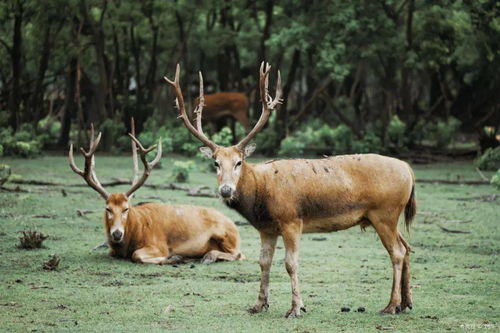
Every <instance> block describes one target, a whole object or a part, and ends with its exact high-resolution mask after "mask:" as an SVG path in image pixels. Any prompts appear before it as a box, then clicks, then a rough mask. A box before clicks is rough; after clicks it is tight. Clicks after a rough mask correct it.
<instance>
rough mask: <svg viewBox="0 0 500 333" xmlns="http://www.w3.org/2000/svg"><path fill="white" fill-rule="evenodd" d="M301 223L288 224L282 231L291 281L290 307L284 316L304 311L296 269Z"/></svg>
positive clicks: (297, 266) (296, 314) (286, 263)
mask: <svg viewBox="0 0 500 333" xmlns="http://www.w3.org/2000/svg"><path fill="white" fill-rule="evenodd" d="M301 225H302V223H296V224H292V225H290V226H289V227H288V228H286V229H284V230H283V231H282V236H283V243H284V244H285V249H286V253H285V268H286V271H287V272H288V275H289V276H290V279H291V282H292V307H291V308H290V310H288V312H287V313H286V314H285V317H286V318H295V317H299V316H300V314H301V313H300V311H301V310H302V311H304V312H306V309H305V307H304V303H302V297H301V296H300V289H299V279H298V277H297V271H298V268H299V243H300V236H301V233H302V230H301V229H302V228H301Z"/></svg>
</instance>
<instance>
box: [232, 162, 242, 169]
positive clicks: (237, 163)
mask: <svg viewBox="0 0 500 333" xmlns="http://www.w3.org/2000/svg"><path fill="white" fill-rule="evenodd" d="M239 166H241V161H238V162H236V165H235V166H234V168H235V169H236V168H237V167H239Z"/></svg>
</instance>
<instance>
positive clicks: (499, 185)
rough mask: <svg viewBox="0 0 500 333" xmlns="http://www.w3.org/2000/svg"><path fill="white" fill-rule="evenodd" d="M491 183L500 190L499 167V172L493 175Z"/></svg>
mask: <svg viewBox="0 0 500 333" xmlns="http://www.w3.org/2000/svg"><path fill="white" fill-rule="evenodd" d="M491 185H493V186H494V187H495V188H496V189H497V190H500V169H498V170H497V173H495V174H494V175H493V177H491Z"/></svg>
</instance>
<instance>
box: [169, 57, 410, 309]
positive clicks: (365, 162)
mask: <svg viewBox="0 0 500 333" xmlns="http://www.w3.org/2000/svg"><path fill="white" fill-rule="evenodd" d="M269 70H270V66H269V65H268V64H266V65H265V67H264V63H262V66H261V70H260V80H259V90H260V96H261V102H262V114H261V116H260V118H259V120H258V122H257V124H256V125H255V127H254V128H253V129H252V130H251V131H250V133H249V134H248V135H247V136H246V137H245V138H244V139H243V140H241V141H240V142H239V143H238V144H237V145H234V146H232V147H221V146H218V145H216V144H215V143H213V142H212V141H210V140H209V139H208V138H207V137H206V135H205V134H204V133H203V129H202V126H201V115H202V111H203V107H202V106H201V107H198V108H197V109H196V110H195V111H196V114H197V119H196V128H195V127H194V126H193V125H192V124H191V123H190V122H189V119H188V117H187V116H186V111H185V107H184V100H183V96H182V91H181V87H180V83H179V71H180V69H179V65H177V71H176V74H175V80H174V81H170V80H168V79H167V78H165V79H166V80H167V81H168V82H169V83H170V84H171V85H173V87H174V88H175V93H176V96H177V99H176V102H177V107H178V109H179V114H180V115H179V117H180V118H181V119H182V121H183V122H184V125H185V126H186V127H187V129H188V130H189V131H190V132H191V133H192V134H193V135H194V136H195V137H196V138H198V139H199V140H200V141H201V142H202V143H203V144H204V145H205V147H202V148H200V150H201V151H202V152H203V153H204V154H205V155H206V156H208V157H209V158H212V159H213V160H214V164H215V166H216V168H217V181H218V183H219V192H220V195H221V196H222V198H223V200H224V201H225V203H226V204H227V205H228V206H229V207H231V208H233V209H235V210H236V211H238V212H239V213H240V214H241V215H243V216H244V217H245V218H247V219H248V220H249V221H250V223H251V224H252V225H253V226H254V227H255V228H256V229H257V230H258V231H259V233H260V237H261V244H262V247H261V255H260V261H259V262H260V267H261V284H260V293H259V297H258V300H257V304H256V305H255V306H254V307H252V308H251V309H250V310H249V311H250V312H252V313H256V312H261V311H262V310H264V309H267V308H268V307H269V305H268V294H269V292H268V290H269V271H270V268H271V263H272V259H273V254H274V249H275V247H276V239H277V237H278V236H282V237H283V242H284V245H285V248H286V256H285V267H286V270H287V272H288V274H289V276H290V278H291V282H292V283H291V284H292V306H291V309H290V310H289V311H288V312H287V313H286V317H297V316H299V315H300V314H301V310H303V311H305V308H304V304H303V302H302V298H301V296H300V291H299V281H298V278H297V269H298V256H299V242H300V237H301V234H302V233H312V232H331V231H338V230H344V229H348V228H350V227H353V226H355V225H360V226H361V227H362V228H365V227H367V226H373V227H374V228H375V230H376V232H377V233H378V235H379V237H380V239H381V241H382V243H383V245H384V246H385V248H386V249H387V251H388V252H389V256H390V257H391V261H392V266H393V285H392V292H391V299H390V301H389V304H388V305H387V307H385V309H384V310H382V312H384V313H391V314H393V313H396V312H401V311H403V310H405V309H406V308H410V309H411V308H412V298H411V291H410V247H409V245H408V243H407V242H406V241H405V239H404V238H403V236H402V235H401V233H400V232H399V231H398V218H399V216H400V214H401V213H402V212H403V210H404V215H405V224H406V227H407V229H409V227H410V225H411V222H412V219H413V217H414V216H415V213H416V203H415V177H414V175H413V171H412V169H411V168H410V166H409V165H408V164H407V163H405V162H403V161H400V160H397V159H394V158H390V157H385V156H380V155H375V154H363V155H344V156H336V157H330V158H324V159H314V160H311V159H292V160H277V161H270V162H266V163H259V164H250V163H247V162H246V161H245V159H246V158H247V157H248V156H250V154H252V152H253V151H254V150H255V144H249V142H250V140H251V139H252V138H253V137H254V136H255V135H256V134H257V133H258V132H259V131H260V130H261V129H262V127H263V126H264V124H265V123H266V121H267V120H268V118H269V116H270V114H271V111H273V110H274V109H275V108H276V106H277V105H278V104H279V103H280V97H281V82H280V81H281V80H280V75H279V72H278V80H277V85H276V97H275V98H274V99H272V98H271V97H270V96H269V93H268V76H269ZM202 86H203V82H202V76H201V73H200V99H201V100H202V99H203V90H202ZM200 105H202V103H200Z"/></svg>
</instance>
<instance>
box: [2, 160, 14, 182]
mask: <svg viewBox="0 0 500 333" xmlns="http://www.w3.org/2000/svg"><path fill="white" fill-rule="evenodd" d="M11 174H12V171H11V169H10V166H8V165H7V164H1V163H0V186H2V185H3V184H5V183H6V182H7V180H9V177H10V175H11Z"/></svg>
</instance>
